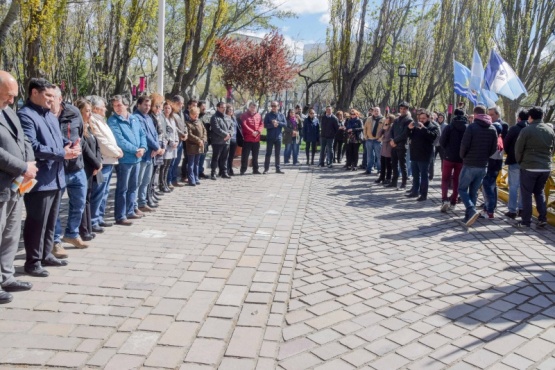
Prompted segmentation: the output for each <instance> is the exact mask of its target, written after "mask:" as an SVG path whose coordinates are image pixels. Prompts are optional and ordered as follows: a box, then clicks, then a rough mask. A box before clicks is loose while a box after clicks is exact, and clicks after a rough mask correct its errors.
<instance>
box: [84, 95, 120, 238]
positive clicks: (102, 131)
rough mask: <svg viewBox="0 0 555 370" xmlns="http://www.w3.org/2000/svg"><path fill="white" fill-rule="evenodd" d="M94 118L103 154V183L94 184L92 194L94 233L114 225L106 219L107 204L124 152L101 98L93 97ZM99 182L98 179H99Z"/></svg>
mask: <svg viewBox="0 0 555 370" xmlns="http://www.w3.org/2000/svg"><path fill="white" fill-rule="evenodd" d="M90 102H91V106H92V116H91V119H90V126H91V129H92V130H93V132H94V136H95V138H96V141H97V142H98V146H99V147H100V153H101V154H102V169H101V170H100V171H101V172H102V182H99V181H97V182H93V189H92V193H91V224H92V231H93V232H102V231H104V229H103V228H104V227H111V226H113V224H112V223H111V222H108V221H106V220H105V219H104V216H105V214H106V202H107V200H108V195H109V194H110V180H111V179H112V172H113V169H114V166H115V165H117V164H118V159H119V158H122V157H123V151H122V150H121V149H120V147H119V146H118V143H117V142H116V138H115V137H114V134H113V133H112V130H111V129H110V127H109V126H108V124H107V123H106V103H105V102H104V99H102V98H101V97H100V96H96V95H94V96H91V97H90ZM97 180H98V178H97Z"/></svg>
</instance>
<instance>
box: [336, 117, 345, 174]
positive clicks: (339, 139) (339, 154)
mask: <svg viewBox="0 0 555 370" xmlns="http://www.w3.org/2000/svg"><path fill="white" fill-rule="evenodd" d="M335 115H336V116H337V122H338V123H339V129H338V130H337V133H336V134H335V140H334V141H333V152H334V154H335V158H334V159H333V163H341V160H342V159H343V149H344V147H343V146H344V144H345V117H344V115H343V111H340V110H338V111H337V112H336V113H335Z"/></svg>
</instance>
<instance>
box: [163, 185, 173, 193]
mask: <svg viewBox="0 0 555 370" xmlns="http://www.w3.org/2000/svg"><path fill="white" fill-rule="evenodd" d="M162 191H163V192H164V193H166V194H167V193H171V192H172V190H171V189H170V188H168V187H167V186H166V187H165V188H164V190H162Z"/></svg>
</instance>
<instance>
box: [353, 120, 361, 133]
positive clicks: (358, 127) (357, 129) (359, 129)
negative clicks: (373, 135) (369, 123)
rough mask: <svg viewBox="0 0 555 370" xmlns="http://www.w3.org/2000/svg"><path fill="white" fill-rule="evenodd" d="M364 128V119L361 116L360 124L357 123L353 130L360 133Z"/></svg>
mask: <svg viewBox="0 0 555 370" xmlns="http://www.w3.org/2000/svg"><path fill="white" fill-rule="evenodd" d="M362 130H363V128H362V120H361V119H360V118H359V119H358V125H355V127H354V128H353V132H356V133H359V132H362Z"/></svg>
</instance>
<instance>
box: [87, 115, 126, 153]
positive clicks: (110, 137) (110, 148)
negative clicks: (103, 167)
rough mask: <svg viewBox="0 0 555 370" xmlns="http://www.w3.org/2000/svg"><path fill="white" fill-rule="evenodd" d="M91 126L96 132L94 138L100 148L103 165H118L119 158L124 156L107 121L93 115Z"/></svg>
mask: <svg viewBox="0 0 555 370" xmlns="http://www.w3.org/2000/svg"><path fill="white" fill-rule="evenodd" d="M90 125H91V127H92V131H93V132H94V137H95V138H96V141H97V142H98V145H99V146H100V153H102V164H118V158H119V157H120V156H121V155H123V152H122V150H121V149H120V147H119V146H118V143H117V142H116V138H115V136H114V134H113V132H112V130H111V129H110V127H109V126H108V124H107V123H106V120H105V119H104V118H103V117H101V116H99V115H98V114H96V113H93V115H92V116H91V121H90Z"/></svg>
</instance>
